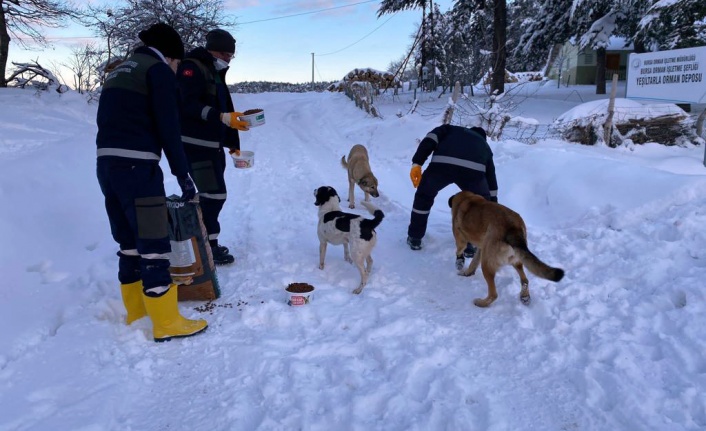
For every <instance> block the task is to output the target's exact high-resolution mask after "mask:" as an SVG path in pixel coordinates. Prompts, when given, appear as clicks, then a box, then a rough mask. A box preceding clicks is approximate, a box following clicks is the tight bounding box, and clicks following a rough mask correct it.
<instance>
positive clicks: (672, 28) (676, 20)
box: [635, 0, 706, 51]
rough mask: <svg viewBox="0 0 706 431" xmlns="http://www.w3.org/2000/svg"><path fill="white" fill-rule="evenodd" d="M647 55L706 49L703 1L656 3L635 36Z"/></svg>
mask: <svg viewBox="0 0 706 431" xmlns="http://www.w3.org/2000/svg"><path fill="white" fill-rule="evenodd" d="M635 41H636V43H637V44H640V45H643V46H644V47H645V49H646V50H647V51H662V50H668V49H678V48H689V47H694V46H704V45H706V1H704V0H673V1H669V2H665V1H658V2H656V3H654V5H652V7H650V8H649V10H647V12H646V13H645V14H644V17H643V18H642V20H641V21H640V22H639V24H638V28H637V32H636V34H635Z"/></svg>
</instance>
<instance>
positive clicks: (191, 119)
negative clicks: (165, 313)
mask: <svg viewBox="0 0 706 431" xmlns="http://www.w3.org/2000/svg"><path fill="white" fill-rule="evenodd" d="M234 54H235V38H233V36H231V34H230V33H228V32H227V31H225V30H221V29H216V30H211V31H209V32H208V34H206V46H205V47H204V48H201V47H199V48H196V49H194V50H192V51H191V52H189V53H187V54H186V56H185V58H184V60H183V61H182V62H181V65H180V66H179V69H178V70H177V81H178V82H179V89H180V91H181V133H182V137H181V139H182V142H183V143H184V150H185V152H186V156H187V158H188V159H189V163H190V165H191V173H192V177H193V179H194V182H195V183H196V187H197V188H198V190H199V202H200V205H201V212H202V215H203V221H204V225H205V226H206V231H207V233H208V239H209V243H210V245H211V251H212V252H213V260H214V263H216V264H217V265H227V264H230V263H233V262H234V261H235V258H234V257H233V256H232V255H231V254H230V251H229V250H228V248H227V247H224V246H222V245H219V244H218V235H219V233H220V232H221V226H220V223H219V222H218V215H219V214H220V212H221V210H222V209H223V205H224V204H225V201H226V196H227V194H226V183H225V179H224V176H223V175H224V172H225V168H226V157H225V152H224V151H223V149H224V147H225V148H228V149H229V152H230V153H235V154H239V153H240V137H239V135H238V131H239V130H240V131H245V130H248V123H247V122H245V121H240V120H238V117H239V116H241V115H243V114H242V113H240V112H235V109H234V107H233V100H232V98H231V95H230V92H229V91H228V86H227V85H226V82H225V76H226V72H227V71H228V65H229V63H230V61H231V59H232V58H233V55H234Z"/></svg>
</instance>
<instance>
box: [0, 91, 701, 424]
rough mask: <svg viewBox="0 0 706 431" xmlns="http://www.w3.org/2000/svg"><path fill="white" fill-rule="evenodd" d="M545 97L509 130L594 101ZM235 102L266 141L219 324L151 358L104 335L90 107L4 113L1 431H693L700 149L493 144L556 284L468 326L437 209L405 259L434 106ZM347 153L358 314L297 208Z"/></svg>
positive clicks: (113, 294)
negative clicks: (354, 159) (290, 287)
mask: <svg viewBox="0 0 706 431" xmlns="http://www.w3.org/2000/svg"><path fill="white" fill-rule="evenodd" d="M551 88H552V85H551V83H549V84H547V85H544V86H543V87H541V88H540V89H539V90H541V91H537V92H534V94H533V95H532V96H531V97H529V98H527V99H524V100H523V101H522V103H521V105H520V107H519V109H518V111H517V112H516V115H521V116H522V117H527V118H534V119H536V120H538V121H539V122H541V123H548V122H551V121H552V120H553V119H554V118H556V117H557V116H558V115H560V114H561V113H563V112H565V111H567V110H568V109H570V108H572V107H574V106H576V105H577V104H579V103H581V102H585V101H587V100H593V99H595V98H596V96H595V95H592V93H593V88H592V87H572V88H570V90H571V92H569V91H568V90H566V91H565V89H564V88H561V89H558V90H557V91H556V92H553V91H551ZM565 94H566V96H565ZM574 95H579V96H580V97H578V98H577V97H574ZM234 100H235V106H236V107H237V108H241V109H248V108H255V107H261V108H264V109H265V113H266V118H267V123H266V124H265V125H264V126H262V127H259V128H255V129H252V130H251V131H249V132H247V133H243V134H242V141H243V144H242V147H243V149H248V150H253V151H255V165H254V167H253V168H251V169H249V170H241V169H238V170H236V169H233V168H232V166H231V167H229V169H228V170H227V172H226V178H227V182H228V186H229V198H228V201H227V203H226V206H225V209H224V212H223V214H222V218H221V220H222V225H223V232H222V234H221V242H222V243H223V244H225V245H227V246H229V247H230V248H231V250H232V251H233V253H234V254H235V257H236V263H235V264H234V265H232V266H229V267H222V268H219V269H218V277H219V280H220V286H221V290H222V297H221V298H220V299H218V300H217V301H215V305H216V306H215V308H213V309H211V310H210V311H204V312H202V311H198V310H197V308H198V307H199V306H203V303H198V302H189V303H182V304H181V308H182V312H183V313H184V314H185V315H187V316H190V317H202V318H205V319H207V320H208V322H209V329H208V330H207V331H206V332H205V333H204V334H202V335H199V336H197V337H193V338H190V339H184V340H174V341H172V342H170V343H160V344H156V343H154V342H153V341H152V337H151V325H150V322H149V319H142V320H140V321H138V322H136V323H134V324H133V325H132V326H126V325H125V324H124V323H123V319H124V317H125V316H124V313H125V311H124V308H123V305H122V301H121V299H120V292H119V287H118V281H117V277H116V271H117V257H116V256H115V252H116V245H115V244H114V243H113V240H112V238H111V237H110V231H109V228H108V221H107V217H106V215H105V211H104V208H103V201H102V195H101V193H100V190H99V188H98V184H97V181H96V178H95V143H94V139H95V133H96V126H95V121H94V119H95V112H96V106H95V105H91V104H87V103H86V102H85V101H84V99H82V98H81V97H80V96H79V95H77V94H74V93H69V94H64V95H61V96H59V95H57V94H48V93H47V94H43V95H41V97H37V96H35V95H34V93H32V92H29V91H21V90H15V89H2V90H0V199H2V201H3V205H2V206H1V207H0V208H1V210H0V238H2V240H1V242H0V244H1V246H0V268H1V269H2V282H0V327H1V328H2V331H0V430H3V431H5V430H7V431H9V430H13V431H15V430H33V431H34V430H85V431H102V430H136V431H137V430H140V431H142V430H150V431H151V430H190V431H197V430H208V431H215V430H219V431H220V430H295V429H301V430H361V431H368V430H385V431H389V430H400V431H401V430H405V431H406V430H496V431H500V430H513V431H515V430H567V431H575V430H586V431H589V430H590V431H595V430H670V431H672V430H698V429H704V428H706V356H704V352H706V337H704V328H706V302H705V299H706V292H704V287H706V284H705V282H704V280H706V228H705V226H706V167H704V166H703V158H704V149H703V147H688V148H682V147H665V146H662V145H659V144H647V145H643V146H636V147H634V148H633V149H632V150H631V149H628V148H617V149H609V148H606V147H603V146H601V147H585V146H579V145H575V144H570V143H568V142H563V141H559V140H541V141H540V142H538V143H537V144H535V145H528V144H525V143H521V142H517V141H512V140H503V141H500V142H492V143H491V147H492V149H493V151H494V153H495V163H496V166H497V170H498V182H499V200H500V203H502V204H504V205H507V206H509V207H510V208H512V209H514V210H516V211H518V212H519V213H520V214H521V215H522V216H523V217H524V219H525V221H526V223H527V226H528V233H529V245H530V249H532V250H533V251H534V252H535V253H536V254H537V255H538V256H539V257H540V258H541V259H542V260H544V261H546V262H547V263H549V264H550V265H554V266H560V267H562V268H564V269H565V271H566V276H565V278H564V279H563V280H562V281H561V282H560V283H551V282H548V281H545V280H542V279H539V278H537V277H534V276H533V275H531V274H530V275H529V278H530V290H531V292H532V304H531V305H530V306H524V305H522V304H521V303H520V301H519V299H518V294H519V290H520V286H519V281H518V278H517V276H516V274H515V272H514V270H513V269H512V268H509V267H507V268H505V269H503V270H502V271H501V272H500V273H499V274H498V277H497V282H498V286H499V295H500V296H499V298H498V300H497V301H496V302H495V303H494V304H493V305H492V306H491V307H490V308H488V309H480V308H477V307H475V306H474V305H473V303H472V300H473V298H476V297H481V296H484V295H485V292H486V285H485V282H484V281H483V278H482V277H481V276H480V274H477V275H475V276H473V277H470V278H464V277H460V276H458V275H457V274H456V271H455V268H454V241H453V237H452V235H451V229H450V224H451V223H450V222H451V220H450V210H449V208H448V207H447V205H446V200H447V198H448V197H449V196H450V195H451V194H452V193H454V192H455V190H453V188H451V187H450V188H448V189H447V190H444V191H443V192H442V193H441V194H440V195H439V197H438V198H437V201H436V204H435V206H434V208H433V209H432V213H431V217H430V222H429V229H428V233H427V236H426V237H425V238H424V248H423V249H422V250H421V251H411V250H410V249H409V248H408V247H407V245H406V244H405V238H406V232H407V224H408V222H409V215H410V210H411V205H412V200H413V195H414V189H413V188H412V186H411V183H410V180H409V168H410V165H411V157H412V154H413V153H414V151H415V149H416V145H417V140H418V139H420V138H422V137H423V136H424V135H425V134H426V133H427V132H428V131H429V130H430V129H432V128H433V127H435V126H437V125H438V124H439V123H440V121H441V114H442V111H443V108H444V105H445V104H446V97H441V98H440V99H439V98H436V97H426V96H425V97H422V103H421V104H420V107H419V109H418V110H417V112H416V113H414V114H410V115H403V116H402V117H401V118H400V117H398V116H397V115H395V114H396V113H398V112H401V113H403V114H404V113H406V112H407V111H408V110H409V106H410V105H409V103H408V98H405V97H399V98H395V99H392V98H388V99H384V98H383V99H381V100H380V102H379V105H378V107H379V109H380V110H381V112H382V114H383V117H384V119H378V118H372V117H370V116H367V115H366V114H365V113H364V112H363V111H361V110H359V109H357V108H356V107H355V105H354V104H353V102H351V101H350V100H348V99H347V98H346V97H345V96H344V95H343V94H330V93H325V94H318V93H305V94H282V93H270V94H252V95H236V97H235V99H234ZM354 144H363V145H365V146H366V147H367V148H368V151H369V153H370V157H371V166H372V169H373V172H374V173H375V175H376V176H377V177H378V179H379V182H380V191H381V196H380V197H379V198H377V199H374V202H375V203H376V204H377V205H379V207H380V208H381V209H382V210H383V211H384V212H385V215H386V217H385V220H384V221H383V223H382V224H381V225H380V227H379V228H378V245H377V247H376V248H375V250H374V252H373V257H374V258H375V266H374V268H373V273H372V274H371V277H370V281H369V284H368V286H367V287H366V288H365V290H364V291H363V293H362V294H360V295H353V294H352V293H351V291H352V290H353V289H354V288H355V287H356V286H357V284H358V272H357V270H356V269H355V268H354V267H353V266H352V265H350V264H348V263H346V262H345V261H344V260H343V252H342V249H341V247H329V250H328V256H327V265H326V269H325V270H323V271H322V270H319V269H318V239H317V236H316V223H317V214H316V207H315V206H314V198H313V195H312V192H313V190H314V189H315V188H316V187H319V186H322V185H330V186H333V187H335V188H336V189H337V190H338V191H339V194H341V195H342V196H344V197H345V194H346V189H347V180H346V172H345V170H344V169H342V167H341V165H340V159H341V156H343V155H345V154H347V153H348V150H349V149H350V147H351V146H352V145H354ZM167 171H168V170H167ZM166 182H167V184H166V187H167V190H168V192H175V193H176V192H178V186H177V184H176V181H175V180H174V179H173V178H171V177H170V176H169V175H166ZM356 195H357V197H358V199H360V198H362V193H361V192H360V190H356ZM344 208H345V206H344ZM354 211H355V212H358V213H361V214H363V213H364V211H363V209H362V208H356V210H354ZM291 282H307V283H311V284H313V285H314V286H316V296H315V299H314V301H313V302H312V303H311V304H309V305H307V306H304V307H289V306H287V305H286V303H285V295H284V290H283V289H284V287H286V285H287V284H289V283H291ZM201 309H203V308H201Z"/></svg>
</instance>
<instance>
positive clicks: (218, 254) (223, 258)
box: [211, 246, 235, 265]
mask: <svg viewBox="0 0 706 431" xmlns="http://www.w3.org/2000/svg"><path fill="white" fill-rule="evenodd" d="M223 249H225V250H226V251H225V252H224V251H223ZM227 250H228V249H227V248H226V247H221V246H216V247H211V253H212V254H213V263H215V264H216V265H229V264H231V263H233V262H235V258H234V257H233V255H231V254H230V253H228V251H227Z"/></svg>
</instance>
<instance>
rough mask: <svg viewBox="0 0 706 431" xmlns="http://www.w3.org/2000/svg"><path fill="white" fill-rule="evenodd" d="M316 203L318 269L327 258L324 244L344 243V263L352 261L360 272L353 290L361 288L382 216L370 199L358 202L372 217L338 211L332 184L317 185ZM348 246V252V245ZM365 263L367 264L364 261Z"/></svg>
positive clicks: (369, 268) (368, 271)
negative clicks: (317, 211) (317, 215)
mask: <svg viewBox="0 0 706 431" xmlns="http://www.w3.org/2000/svg"><path fill="white" fill-rule="evenodd" d="M314 197H315V198H316V202H315V203H314V205H316V206H317V207H319V226H318V228H317V234H318V235H319V243H320V245H319V269H324V259H325V258H326V246H327V245H328V243H331V244H333V245H339V244H343V258H344V259H345V260H346V261H347V262H351V263H354V264H355V266H357V267H358V271H360V286H358V288H357V289H355V290H354V291H353V293H356V294H358V293H360V292H362V291H363V288H364V287H365V284H366V283H367V282H368V275H369V274H370V271H371V269H372V266H373V258H372V257H371V256H370V254H371V253H372V251H373V247H375V243H376V242H377V235H376V234H375V228H376V227H377V226H378V225H379V224H380V222H381V221H382V219H383V218H384V217H385V214H383V212H382V211H380V210H379V209H378V208H377V207H375V205H373V204H371V203H370V202H365V201H363V202H361V203H362V204H363V206H365V208H367V209H368V211H370V214H372V215H373V217H374V218H373V219H372V220H370V219H366V218H363V217H361V216H359V215H357V214H351V213H344V212H343V211H341V206H340V205H339V204H340V202H341V198H340V197H338V193H336V189H334V188H333V187H328V186H324V187H319V188H318V189H316V190H314ZM349 246H350V253H349V251H348V247H349ZM364 262H365V263H367V267H365V266H364V265H363V263H364Z"/></svg>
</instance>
